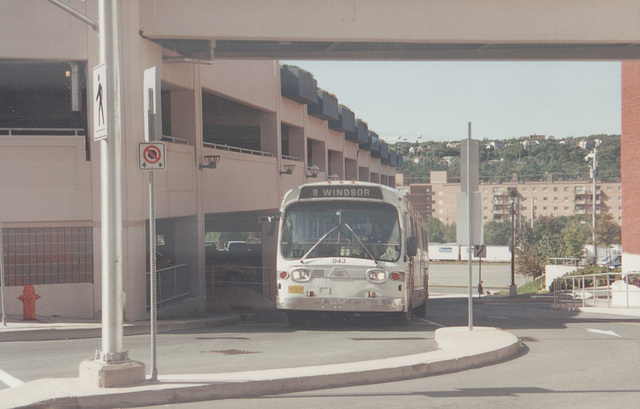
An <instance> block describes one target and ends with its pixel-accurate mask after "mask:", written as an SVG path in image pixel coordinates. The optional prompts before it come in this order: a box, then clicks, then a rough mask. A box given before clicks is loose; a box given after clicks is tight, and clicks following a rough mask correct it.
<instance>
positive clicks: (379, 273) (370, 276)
mask: <svg viewBox="0 0 640 409" xmlns="http://www.w3.org/2000/svg"><path fill="white" fill-rule="evenodd" d="M388 278H389V273H388V272H387V270H382V269H380V268H372V269H370V270H367V280H369V281H371V282H372V283H384V282H385V281H387V279H388Z"/></svg>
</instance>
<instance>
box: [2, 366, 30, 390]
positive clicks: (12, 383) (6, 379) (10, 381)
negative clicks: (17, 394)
mask: <svg viewBox="0 0 640 409" xmlns="http://www.w3.org/2000/svg"><path fill="white" fill-rule="evenodd" d="M0 382H2V383H4V384H5V385H7V386H8V387H10V388H14V387H16V386H20V385H22V384H23V383H24V382H22V381H21V380H20V379H18V378H15V377H13V376H11V375H9V374H8V373H6V372H5V371H3V370H2V369H0Z"/></svg>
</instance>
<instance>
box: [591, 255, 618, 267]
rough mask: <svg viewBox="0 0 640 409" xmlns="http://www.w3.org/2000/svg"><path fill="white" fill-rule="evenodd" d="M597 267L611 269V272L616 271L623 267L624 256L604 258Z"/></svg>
mask: <svg viewBox="0 0 640 409" xmlns="http://www.w3.org/2000/svg"><path fill="white" fill-rule="evenodd" d="M597 265H598V266H600V267H609V268H610V269H611V270H615V269H616V268H618V267H620V266H622V254H614V255H611V256H606V257H603V258H601V259H600V260H599V261H598V264H597Z"/></svg>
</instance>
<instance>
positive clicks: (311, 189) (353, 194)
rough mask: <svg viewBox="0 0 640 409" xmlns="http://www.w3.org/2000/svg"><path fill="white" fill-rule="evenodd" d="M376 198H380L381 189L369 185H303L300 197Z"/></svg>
mask: <svg viewBox="0 0 640 409" xmlns="http://www.w3.org/2000/svg"><path fill="white" fill-rule="evenodd" d="M329 198H334V199H343V198H352V199H378V200H382V190H381V189H380V188H379V187H371V186H357V185H351V186H303V187H302V189H301V190H300V199H329Z"/></svg>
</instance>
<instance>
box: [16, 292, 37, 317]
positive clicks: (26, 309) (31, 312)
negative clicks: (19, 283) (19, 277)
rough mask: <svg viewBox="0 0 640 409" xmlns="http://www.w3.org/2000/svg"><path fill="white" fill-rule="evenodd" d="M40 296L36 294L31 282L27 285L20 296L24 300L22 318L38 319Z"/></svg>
mask: <svg viewBox="0 0 640 409" xmlns="http://www.w3.org/2000/svg"><path fill="white" fill-rule="evenodd" d="M38 298H40V296H39V295H38V294H36V290H35V288H33V286H32V285H31V284H28V285H25V286H24V290H23V291H22V295H21V296H19V297H18V299H19V300H20V301H22V319H23V320H25V321H27V320H35V319H36V300H37V299H38Z"/></svg>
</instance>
